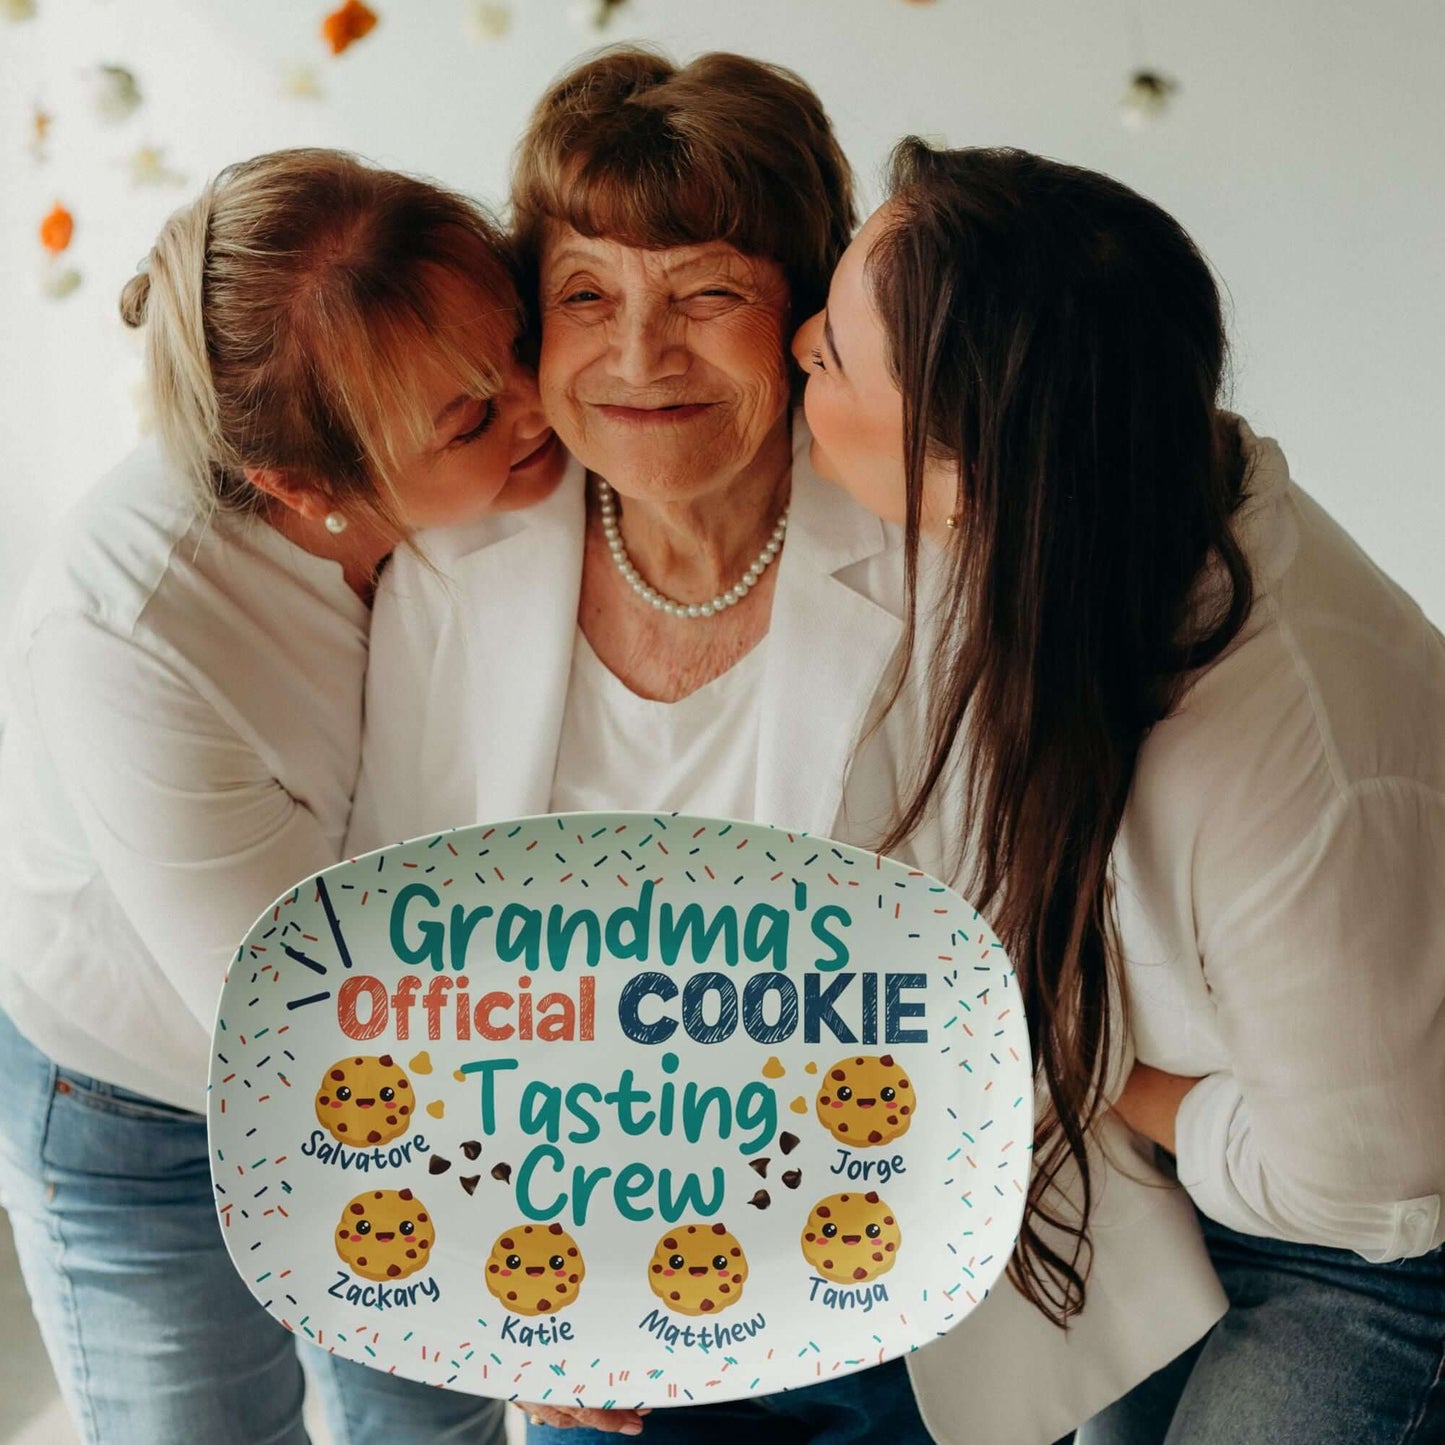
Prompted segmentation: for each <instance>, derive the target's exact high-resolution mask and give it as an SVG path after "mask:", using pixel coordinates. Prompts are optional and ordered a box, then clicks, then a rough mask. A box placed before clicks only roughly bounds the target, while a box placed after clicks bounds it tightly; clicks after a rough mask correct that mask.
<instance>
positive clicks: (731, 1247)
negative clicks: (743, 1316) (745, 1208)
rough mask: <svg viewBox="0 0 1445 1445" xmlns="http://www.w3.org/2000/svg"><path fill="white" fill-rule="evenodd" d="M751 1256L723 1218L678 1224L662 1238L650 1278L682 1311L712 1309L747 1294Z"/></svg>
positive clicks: (662, 1297)
mask: <svg viewBox="0 0 1445 1445" xmlns="http://www.w3.org/2000/svg"><path fill="white" fill-rule="evenodd" d="M747 1277H748V1260H747V1256H746V1255H745V1254H744V1253H743V1247H742V1245H741V1244H739V1243H738V1241H737V1239H736V1238H735V1237H734V1236H733V1235H732V1234H730V1233H729V1232H728V1229H727V1226H726V1225H724V1224H679V1225H675V1226H674V1227H673V1228H672V1229H669V1230H668V1231H667V1233H666V1234H664V1235H663V1236H662V1238H661V1239H659V1240H658V1241H657V1248H656V1249H654V1250H653V1251H652V1263H651V1265H650V1266H649V1267H648V1271H647V1279H648V1283H649V1284H651V1286H652V1292H653V1294H655V1295H656V1296H657V1297H658V1299H660V1300H661V1301H662V1302H663V1304H665V1305H666V1306H667V1307H668V1309H670V1310H676V1311H677V1312H678V1314H680V1315H711V1314H716V1313H717V1312H718V1311H719V1310H725V1309H727V1307H728V1306H729V1305H735V1304H736V1303H737V1302H738V1301H739V1300H740V1299H741V1298H742V1297H743V1285H744V1284H745V1283H746V1281H747Z"/></svg>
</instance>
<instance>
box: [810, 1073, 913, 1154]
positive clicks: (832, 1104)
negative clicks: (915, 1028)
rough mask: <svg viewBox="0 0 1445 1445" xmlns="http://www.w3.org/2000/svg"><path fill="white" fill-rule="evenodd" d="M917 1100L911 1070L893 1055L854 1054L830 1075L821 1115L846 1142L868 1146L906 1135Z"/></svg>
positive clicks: (822, 1095)
mask: <svg viewBox="0 0 1445 1445" xmlns="http://www.w3.org/2000/svg"><path fill="white" fill-rule="evenodd" d="M916 1102H917V1101H916V1100H915V1099H914V1097H913V1088H912V1086H911V1085H910V1084H909V1082H908V1074H907V1071H906V1070H905V1069H904V1068H903V1067H902V1066H901V1065H899V1064H896V1063H894V1061H893V1055H892V1054H854V1055H853V1056H851V1057H850V1058H846V1059H839V1060H838V1062H837V1063H836V1064H834V1065H833V1066H832V1068H830V1069H829V1070H828V1072H827V1074H826V1075H825V1077H824V1079H823V1084H822V1087H821V1088H820V1089H819V1090H818V1104H817V1108H818V1118H819V1119H820V1120H821V1121H822V1124H823V1127H824V1128H825V1129H826V1130H827V1131H828V1132H829V1133H830V1134H832V1136H833V1137H834V1138H835V1139H836V1140H837V1141H838V1142H839V1143H840V1144H851V1145H852V1146H853V1147H854V1148H855V1149H866V1148H868V1146H869V1145H871V1144H888V1143H891V1142H892V1141H893V1140H894V1139H896V1138H898V1136H899V1135H900V1134H906V1133H907V1132H908V1126H909V1125H910V1124H911V1123H912V1122H913V1110H914V1108H915V1106H916Z"/></svg>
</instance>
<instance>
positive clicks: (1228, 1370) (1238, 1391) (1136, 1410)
mask: <svg viewBox="0 0 1445 1445" xmlns="http://www.w3.org/2000/svg"><path fill="white" fill-rule="evenodd" d="M1200 1223H1201V1224H1202V1225H1203V1228H1204V1237H1205V1241H1206V1242H1207V1244H1208V1246H1209V1256H1210V1258H1211V1259H1212V1260H1213V1261H1214V1267H1215V1269H1216V1270H1217V1271H1218V1272H1219V1278H1220V1282H1221V1283H1222V1284H1223V1285H1224V1290H1225V1293H1226V1294H1227V1295H1228V1296H1229V1312H1228V1313H1227V1314H1226V1315H1225V1316H1224V1318H1223V1319H1222V1320H1220V1322H1219V1323H1218V1324H1217V1325H1215V1327H1214V1328H1213V1330H1211V1331H1210V1333H1209V1334H1207V1335H1206V1336H1205V1337H1204V1338H1203V1339H1202V1340H1201V1341H1200V1342H1199V1343H1198V1344H1197V1345H1195V1346H1194V1347H1193V1348H1192V1349H1190V1350H1188V1351H1186V1352H1185V1353H1184V1354H1182V1355H1181V1356H1180V1357H1179V1358H1178V1359H1177V1360H1175V1361H1174V1362H1173V1363H1172V1364H1169V1365H1166V1366H1165V1367H1164V1368H1163V1369H1162V1370H1160V1371H1158V1372H1157V1373H1156V1374H1154V1375H1151V1376H1150V1377H1149V1379H1147V1380H1145V1381H1144V1382H1143V1383H1142V1384H1140V1385H1138V1386H1136V1387H1135V1388H1134V1389H1133V1390H1132V1391H1130V1393H1129V1394H1127V1395H1125V1396H1124V1398H1123V1399H1122V1400H1118V1401H1116V1402H1115V1403H1114V1404H1113V1405H1111V1406H1110V1407H1109V1408H1108V1409H1107V1410H1105V1411H1103V1412H1102V1413H1101V1414H1099V1415H1096V1416H1095V1417H1094V1418H1093V1419H1092V1420H1091V1421H1089V1423H1088V1424H1087V1425H1085V1426H1084V1427H1083V1428H1082V1429H1081V1430H1080V1431H1079V1435H1078V1439H1079V1445H1161V1442H1162V1445H1406V1442H1411V1445H1426V1442H1441V1441H1445V1251H1442V1250H1440V1249H1436V1250H1434V1251H1433V1252H1432V1253H1430V1254H1427V1255H1424V1256H1422V1257H1421V1258H1419V1259H1404V1260H1399V1261H1396V1262H1393V1263H1390V1264H1370V1263H1369V1262H1368V1261H1366V1260H1363V1259H1361V1258H1360V1256H1359V1255H1357V1254H1354V1253H1353V1252H1351V1251H1350V1250H1344V1249H1323V1248H1320V1247H1318V1246H1315V1245H1307V1244H1288V1243H1286V1242H1284V1241H1283V1240H1278V1239H1259V1238H1255V1237H1253V1236H1251V1235H1245V1234H1236V1233H1235V1232H1234V1231H1233V1230H1232V1229H1226V1228H1225V1227H1224V1226H1223V1225H1222V1224H1216V1223H1215V1222H1214V1221H1213V1220H1211V1219H1205V1218H1203V1217H1202V1216H1201V1218H1200Z"/></svg>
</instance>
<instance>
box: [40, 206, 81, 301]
mask: <svg viewBox="0 0 1445 1445" xmlns="http://www.w3.org/2000/svg"><path fill="white" fill-rule="evenodd" d="M74 236H75V217H74V216H72V215H71V214H70V212H69V211H68V210H66V208H65V207H64V206H62V205H61V204H60V202H59V201H57V202H56V203H55V205H54V206H52V207H51V208H50V211H49V213H48V214H47V215H46V217H45V218H44V220H42V221H41V223H40V244H41V245H42V246H43V247H44V248H45V251H46V257H45V261H44V264H43V265H42V267H41V271H40V287H41V290H43V291H44V292H45V294H46V295H47V296H49V297H50V298H51V299H52V300H54V301H58V300H60V299H61V298H62V297H64V296H69V295H70V293H71V292H72V291H74V290H75V289H76V287H77V286H79V285H80V272H79V271H77V270H76V269H75V267H74V266H67V265H64V264H63V263H62V262H61V259H60V258H61V256H63V255H64V254H65V252H66V251H67V250H68V249H69V247H70V243H71V240H72V239H73V238H74Z"/></svg>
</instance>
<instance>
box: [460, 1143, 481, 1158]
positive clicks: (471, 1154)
mask: <svg viewBox="0 0 1445 1445" xmlns="http://www.w3.org/2000/svg"><path fill="white" fill-rule="evenodd" d="M481 1152H482V1146H481V1145H480V1144H478V1143H477V1141H476V1140H475V1139H463V1140H462V1153H463V1154H465V1155H466V1156H467V1158H468V1159H475V1158H476V1157H477V1155H478V1154H480V1153H481Z"/></svg>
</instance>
